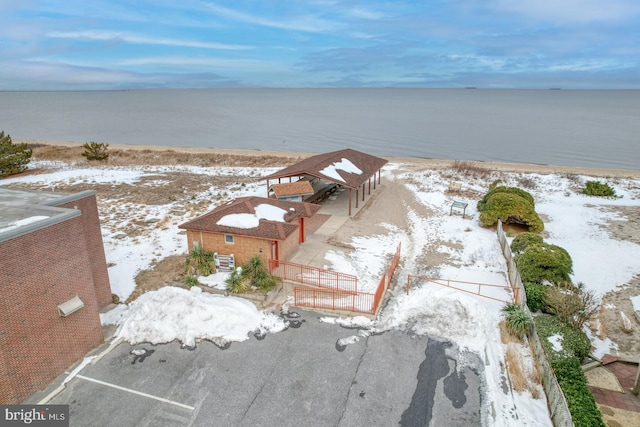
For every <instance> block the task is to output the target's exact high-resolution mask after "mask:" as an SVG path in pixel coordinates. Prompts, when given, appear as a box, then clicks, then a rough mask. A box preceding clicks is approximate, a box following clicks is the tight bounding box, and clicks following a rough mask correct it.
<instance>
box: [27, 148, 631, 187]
mask: <svg viewBox="0 0 640 427" xmlns="http://www.w3.org/2000/svg"><path fill="white" fill-rule="evenodd" d="M15 142H16V143H22V142H24V143H27V144H30V145H45V146H50V147H68V148H74V149H77V150H80V149H81V147H82V145H83V143H81V142H69V141H39V140H15ZM109 150H110V151H143V152H145V151H148V152H155V153H163V152H165V153H166V152H174V153H185V154H204V155H225V156H245V157H265V156H266V157H280V158H285V159H301V158H306V157H310V156H313V155H314V154H317V153H302V152H293V151H265V150H233V149H227V148H193V147H166V146H160V145H125V144H109ZM385 158H386V159H387V160H389V161H390V162H393V163H403V164H415V165H419V166H423V167H430V168H435V169H442V168H447V167H450V166H451V163H452V162H453V160H446V159H421V158H415V157H385ZM461 160H463V161H464V160H465V159H461ZM472 162H473V163H477V164H478V165H481V166H482V167H484V168H487V169H490V170H494V171H500V172H522V173H542V174H547V173H572V174H579V175H591V176H600V177H617V178H638V177H640V169H637V170H633V169H606V168H585V167H575V166H562V165H537V164H524V163H503V162H476V161H472Z"/></svg>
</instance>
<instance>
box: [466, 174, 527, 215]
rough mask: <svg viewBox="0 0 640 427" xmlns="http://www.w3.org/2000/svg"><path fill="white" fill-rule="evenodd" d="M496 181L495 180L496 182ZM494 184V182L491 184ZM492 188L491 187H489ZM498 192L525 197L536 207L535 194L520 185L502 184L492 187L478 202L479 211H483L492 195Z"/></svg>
mask: <svg viewBox="0 0 640 427" xmlns="http://www.w3.org/2000/svg"><path fill="white" fill-rule="evenodd" d="M495 182H496V181H494V183H495ZM491 185H492V186H493V184H491ZM489 188H491V187H489ZM498 193H507V194H515V195H516V196H520V197H522V198H523V199H525V200H526V201H527V202H529V203H530V204H531V207H532V208H534V209H535V201H534V200H533V196H532V195H531V194H530V193H528V192H527V191H525V190H523V189H521V188H518V187H505V186H504V185H500V186H498V187H495V188H493V189H491V190H490V191H489V192H488V193H487V194H485V195H484V197H483V198H482V200H480V201H479V202H478V211H480V212H482V211H483V210H484V209H485V206H486V204H487V202H488V201H489V199H490V198H491V196H493V195H494V194H498Z"/></svg>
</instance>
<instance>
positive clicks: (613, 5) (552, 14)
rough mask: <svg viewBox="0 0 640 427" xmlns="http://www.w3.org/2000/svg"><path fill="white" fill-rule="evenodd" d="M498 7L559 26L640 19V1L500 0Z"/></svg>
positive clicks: (498, 0)
mask: <svg viewBox="0 0 640 427" xmlns="http://www.w3.org/2000/svg"><path fill="white" fill-rule="evenodd" d="M494 7H495V8H496V9H498V10H501V11H506V12H511V13H514V14H516V15H519V16H521V17H524V18H526V19H529V20H534V21H538V22H552V23H555V24H567V25H571V24H586V23H594V22H608V23H612V24H614V23H619V22H628V21H630V20H632V19H634V18H636V17H637V16H638V15H640V3H639V2H638V1H637V0H606V1H604V0H561V1H559V0H518V1H513V0H497V1H495V3H494Z"/></svg>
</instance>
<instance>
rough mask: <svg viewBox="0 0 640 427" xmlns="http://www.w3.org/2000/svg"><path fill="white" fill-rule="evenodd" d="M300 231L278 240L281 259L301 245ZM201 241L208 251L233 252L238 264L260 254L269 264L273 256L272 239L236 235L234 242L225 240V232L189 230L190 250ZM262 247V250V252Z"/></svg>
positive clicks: (188, 243)
mask: <svg viewBox="0 0 640 427" xmlns="http://www.w3.org/2000/svg"><path fill="white" fill-rule="evenodd" d="M298 239H299V236H298V233H297V232H296V233H293V234H291V235H290V236H289V237H287V238H286V239H285V240H281V241H279V242H278V255H279V259H281V260H286V259H287V258H288V257H289V256H290V255H291V254H292V253H293V251H295V250H296V249H297V248H298V246H299V245H300V244H299V242H298ZM194 240H197V241H199V242H200V244H201V245H202V247H203V248H204V249H205V250H207V251H212V252H217V253H219V254H223V255H230V254H233V255H234V257H235V262H236V265H238V266H239V265H241V264H245V263H246V262H248V261H249V260H250V259H251V258H252V257H254V256H256V255H257V256H259V257H260V258H262V261H264V263H265V265H268V262H269V259H270V258H271V253H270V251H271V241H270V240H266V239H258V238H253V237H245V236H238V235H235V236H234V239H233V244H229V243H226V242H225V241H224V234H218V233H207V232H204V231H203V232H200V231H194V230H187V245H188V246H187V247H188V248H189V251H191V249H193V241H194ZM260 249H262V252H260Z"/></svg>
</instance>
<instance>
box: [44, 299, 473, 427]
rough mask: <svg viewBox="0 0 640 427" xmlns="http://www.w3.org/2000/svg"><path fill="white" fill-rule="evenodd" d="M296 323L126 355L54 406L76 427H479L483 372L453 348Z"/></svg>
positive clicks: (93, 371) (84, 378)
mask: <svg viewBox="0 0 640 427" xmlns="http://www.w3.org/2000/svg"><path fill="white" fill-rule="evenodd" d="M298 313H299V314H300V315H301V317H299V318H298V319H297V320H299V321H300V323H299V327H297V328H294V327H291V328H289V329H288V330H286V331H283V332H280V333H277V334H268V335H266V337H264V338H263V339H258V338H256V337H251V339H249V340H248V341H245V342H241V343H233V344H232V345H231V346H230V347H229V348H227V349H221V348H219V347H217V346H215V345H214V344H212V343H210V342H202V343H199V344H198V346H197V347H196V348H195V349H192V350H190V349H183V348H181V347H180V344H178V343H170V344H164V345H157V346H153V345H148V344H147V345H144V344H140V345H135V346H131V345H129V344H127V343H122V344H120V345H118V346H117V347H115V348H114V349H113V350H112V351H111V352H109V353H107V354H106V355H105V356H104V357H103V358H102V359H101V360H100V361H99V362H97V363H96V364H95V365H91V364H90V365H88V366H87V367H85V368H84V369H83V370H82V371H81V372H80V375H78V376H77V377H76V378H74V379H73V380H72V381H71V382H70V383H69V384H68V385H67V387H66V389H64V390H63V391H62V392H61V393H60V394H59V395H57V396H56V397H54V398H53V399H52V400H51V401H50V403H52V404H69V405H70V423H71V425H72V426H101V427H102V426H154V427H156V426H207V427H209V426H263V425H264V426H273V425H280V426H302V425H304V426H323V427H326V426H363V425H367V426H375V425H378V426H391V425H403V426H427V425H445V424H446V425H447V426H473V425H480V381H479V378H478V375H477V373H476V372H482V369H483V368H482V366H480V365H481V362H480V361H477V365H478V366H475V367H473V369H467V368H464V369H460V370H456V364H455V360H456V349H455V348H454V347H453V346H452V345H451V344H449V343H443V342H437V341H433V340H430V339H429V338H428V337H419V336H415V335H409V334H407V333H404V332H400V331H390V332H386V333H383V334H378V335H372V336H368V337H360V339H359V340H358V341H355V339H353V340H352V341H355V342H353V343H351V344H348V345H346V346H342V345H339V344H338V340H340V339H344V338H348V337H353V336H358V330H354V329H346V328H342V327H340V326H337V325H335V324H328V323H323V322H321V321H320V316H319V315H318V314H315V313H311V312H304V311H298ZM134 350H137V351H134ZM132 351H133V353H132ZM443 423H444V424H443Z"/></svg>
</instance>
